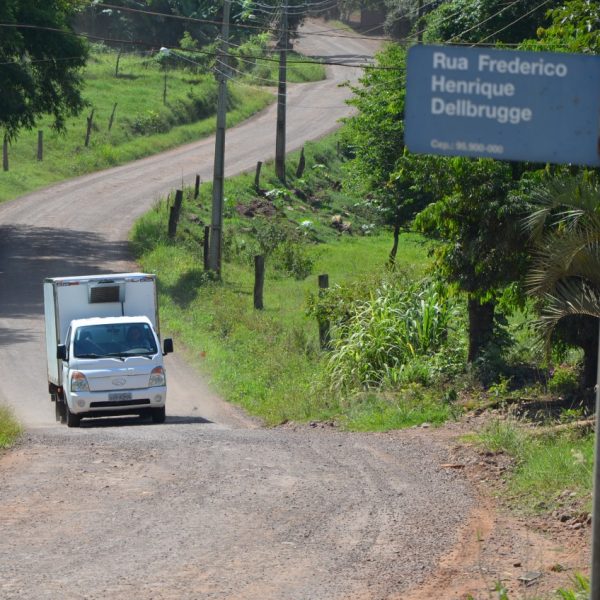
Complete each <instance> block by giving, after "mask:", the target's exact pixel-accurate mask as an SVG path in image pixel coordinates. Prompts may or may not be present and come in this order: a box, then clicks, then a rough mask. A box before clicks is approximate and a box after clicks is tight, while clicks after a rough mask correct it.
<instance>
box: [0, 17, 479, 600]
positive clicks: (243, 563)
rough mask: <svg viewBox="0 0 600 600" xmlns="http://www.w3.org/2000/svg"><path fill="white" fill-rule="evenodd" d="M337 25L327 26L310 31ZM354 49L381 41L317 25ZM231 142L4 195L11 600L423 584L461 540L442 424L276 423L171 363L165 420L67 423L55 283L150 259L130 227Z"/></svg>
mask: <svg viewBox="0 0 600 600" xmlns="http://www.w3.org/2000/svg"><path fill="white" fill-rule="evenodd" d="M319 28H320V29H321V30H323V29H327V26H325V25H315V24H313V25H310V26H309V29H310V30H311V31H314V30H315V29H319ZM301 44H302V45H303V46H305V47H306V48H307V49H309V50H310V52H312V53H313V54H316V55H322V56H327V55H329V56H335V58H336V60H347V59H350V60H354V59H355V56H357V55H358V56H361V57H364V56H368V55H370V54H372V52H373V49H374V48H375V46H376V42H372V41H368V40H360V39H348V38H338V37H333V36H329V35H326V36H306V38H304V39H303V40H302V41H301ZM357 76H358V72H357V71H356V70H355V69H349V68H344V67H332V68H330V69H329V78H328V79H327V81H324V82H319V83H315V84H309V85H302V86H300V85H298V86H293V87H291V89H290V101H289V109H288V124H289V129H288V141H289V143H288V149H289V150H291V149H294V148H297V147H299V146H301V145H302V143H303V142H304V141H305V140H307V139H310V138H316V137H319V136H321V135H323V134H325V133H327V132H328V131H329V130H331V129H333V128H334V127H335V126H336V121H337V119H338V118H339V117H340V116H343V115H344V114H347V113H348V108H347V107H346V106H345V105H344V103H343V100H344V98H345V97H347V95H348V93H349V92H348V90H347V89H345V88H340V87H339V86H338V84H339V83H340V82H341V81H342V80H345V79H346V78H353V79H355V78H356V77H357ZM274 131H275V112H274V108H271V109H269V110H267V111H265V112H264V113H263V114H261V115H259V116H257V117H255V118H253V119H251V120H250V121H249V122H247V123H244V124H243V125H240V126H239V127H237V128H235V129H233V130H231V131H229V132H228V134H227V158H226V171H227V174H229V175H231V174H234V173H237V172H240V171H242V170H246V169H251V168H253V167H254V165H255V164H256V161H257V160H265V159H268V158H269V157H270V156H272V154H273V148H274V135H275V134H274ZM212 153H213V141H212V140H211V139H209V140H204V141H200V142H198V143H196V144H190V145H188V146H185V147H183V148H178V149H176V150H173V151H171V152H167V153H164V154H161V155H160V156H155V157H152V158H148V159H145V160H141V161H138V162H136V163H132V164H129V165H126V166H123V167H119V168H116V169H111V170H109V171H104V172H101V173H96V174H92V175H88V176H85V177H81V178H78V179H74V180H71V181H68V182H65V183H61V184H59V185H56V186H53V187H51V188H49V189H46V190H42V191H39V192H36V193H33V194H30V195H28V196H25V197H23V198H20V199H17V200H15V201H13V202H9V203H5V204H3V205H0V381H1V382H2V385H1V386H0V401H5V402H7V403H9V404H10V405H11V406H12V407H13V408H14V409H15V411H16V413H17V415H18V416H19V418H20V419H21V420H22V421H23V423H24V424H25V425H26V427H27V433H26V435H25V438H24V440H23V442H22V443H21V444H20V445H19V446H18V447H17V448H16V449H15V450H13V451H11V452H9V453H6V454H4V455H3V456H0V480H1V482H2V483H1V485H0V539H2V543H1V544H0V598H2V599H13V598H14V599H17V598H18V599H23V598H26V599H27V598H31V599H35V600H38V599H43V598H50V599H53V598H67V599H68V598H77V599H79V598H82V599H83V598H86V599H92V598H98V599H104V598H123V599H129V598H136V599H142V600H145V599H150V598H152V599H155V600H156V599H163V598H165V599H166V598H173V599H178V600H179V599H187V598H189V599H196V598H203V599H204V598H215V599H216V598H218V599H225V598H239V599H243V600H254V599H256V600H267V599H272V600H285V599H290V600H292V599H297V600H309V599H314V600H334V599H335V600H349V599H352V598H356V599H358V598H361V599H363V598H364V599H366V598H370V599H373V600H375V599H382V598H393V597H396V596H398V597H406V596H405V594H404V592H403V590H406V589H407V588H409V587H411V586H413V585H415V584H418V583H421V582H423V581H424V580H425V579H426V578H427V575H428V573H430V572H431V571H432V569H434V567H435V564H436V560H437V559H438V558H439V557H440V555H441V554H442V553H444V551H445V550H446V549H447V548H448V547H450V546H451V545H452V543H453V542H454V541H455V539H456V535H455V532H456V529H457V527H458V526H459V524H460V523H461V522H462V520H463V518H464V516H465V515H466V514H467V513H468V512H469V510H470V507H471V505H472V502H473V500H472V496H471V493H470V490H469V488H468V486H467V485H466V484H465V482H464V481H462V479H460V477H458V476H457V475H456V474H454V473H448V472H447V470H444V469H441V468H440V463H443V462H445V450H444V448H441V447H438V446H435V445H433V444H431V443H430V442H429V440H428V439H427V436H426V434H425V435H416V434H414V433H413V434H388V435H350V434H343V433H337V432H331V431H327V430H321V429H315V430H313V429H310V428H300V429H298V430H291V429H288V428H280V429H277V430H266V429H262V428H260V427H257V426H256V424H255V423H254V422H253V421H252V420H250V419H248V418H247V417H245V416H244V415H243V414H242V413H241V412H239V411H237V410H235V409H234V408H232V407H230V406H228V405H227V404H225V403H224V402H222V401H221V400H220V399H219V398H218V397H216V396H215V394H213V393H212V392H211V391H210V390H209V389H208V387H207V385H206V384H205V382H204V381H203V380H202V379H201V378H200V377H199V376H198V375H197V374H196V373H195V372H194V371H193V370H192V369H191V368H189V367H188V366H187V365H186V364H185V362H184V361H183V360H182V359H181V357H180V355H178V354H177V353H175V355H173V356H169V357H167V361H166V362H167V369H168V375H169V400H168V407H167V415H168V417H167V422H166V423H165V424H164V425H150V424H140V423H139V421H138V420H135V419H120V420H117V423H116V425H115V423H114V421H111V420H101V421H99V422H97V423H95V424H88V425H87V426H84V427H82V428H81V429H79V430H73V429H67V428H66V427H64V426H58V425H57V424H56V423H55V422H54V415H53V408H52V405H51V403H50V402H49V399H48V394H47V390H46V383H45V382H46V372H45V356H44V344H43V317H42V315H43V310H42V289H41V282H42V280H43V279H44V277H46V276H59V275H71V274H85V273H98V272H107V271H109V272H110V271H127V270H130V269H134V268H135V265H133V264H132V263H131V257H130V254H129V251H128V247H127V241H126V240H127V234H128V231H129V229H130V227H131V224H132V223H133V221H134V219H135V218H136V217H138V216H139V215H141V214H142V213H143V212H144V211H146V210H148V208H149V207H150V206H151V205H152V203H153V202H154V201H155V199H156V198H158V197H159V196H161V195H163V194H164V193H166V192H168V191H169V190H171V189H173V188H175V187H178V186H179V185H180V184H181V180H182V178H183V180H184V181H186V182H188V183H191V182H192V181H193V177H194V176H195V174H196V173H200V174H201V176H202V178H203V179H208V178H209V177H210V174H211V172H212Z"/></svg>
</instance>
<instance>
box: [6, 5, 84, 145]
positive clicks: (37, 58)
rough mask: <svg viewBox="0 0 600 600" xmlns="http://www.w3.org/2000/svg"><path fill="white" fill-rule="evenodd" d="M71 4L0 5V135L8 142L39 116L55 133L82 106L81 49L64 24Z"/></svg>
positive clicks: (81, 43) (73, 7) (72, 7)
mask: <svg viewBox="0 0 600 600" xmlns="http://www.w3.org/2000/svg"><path fill="white" fill-rule="evenodd" d="M79 4H80V3H79V2H78V1H77V0H47V1H45V2H43V3H41V2H37V1H36V0H3V2H1V3H0V23H1V25H0V31H1V34H0V89H1V90H2V93H1V94H0V130H4V134H5V136H6V138H7V139H9V140H10V139H13V138H14V137H15V136H16V135H17V133H18V132H19V130H20V129H22V128H26V129H30V128H32V127H33V126H34V125H35V122H36V120H37V119H38V118H39V117H40V116H41V115H44V114H51V115H52V116H53V117H54V126H55V127H56V128H57V129H62V128H63V127H64V123H65V118H66V117H67V116H69V115H73V114H77V113H78V112H79V111H80V110H81V109H82V108H83V106H84V101H83V98H82V96H81V86H82V78H81V68H82V67H83V66H84V65H85V60H86V57H87V44H86V42H85V41H84V40H82V39H81V38H79V37H77V36H76V35H74V33H73V31H72V29H71V27H70V19H71V17H72V16H73V14H74V13H75V11H76V10H77V8H78V6H79Z"/></svg>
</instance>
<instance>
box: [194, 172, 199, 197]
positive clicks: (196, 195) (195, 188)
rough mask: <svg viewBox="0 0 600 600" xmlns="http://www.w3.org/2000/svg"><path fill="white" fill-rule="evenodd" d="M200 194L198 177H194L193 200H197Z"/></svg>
mask: <svg viewBox="0 0 600 600" xmlns="http://www.w3.org/2000/svg"><path fill="white" fill-rule="evenodd" d="M198 194H200V175H196V183H195V184H194V200H195V199H196V198H198Z"/></svg>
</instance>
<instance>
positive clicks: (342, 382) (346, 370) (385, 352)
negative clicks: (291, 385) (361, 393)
mask: <svg viewBox="0 0 600 600" xmlns="http://www.w3.org/2000/svg"><path fill="white" fill-rule="evenodd" d="M344 311H345V314H344V315H341V316H340V318H339V320H338V323H337V325H336V327H335V329H334V339H333V343H332V345H333V348H332V351H331V354H330V356H329V359H328V361H327V365H326V372H327V378H328V381H329V385H330V387H331V388H332V389H334V390H337V391H346V392H347V391H349V390H360V389H372V388H379V387H382V386H385V385H386V384H387V385H395V384H398V383H402V382H406V380H407V378H408V379H409V380H412V381H414V380H415V379H417V380H418V379H419V377H418V376H417V375H418V374H419V372H421V374H422V375H423V376H424V378H425V379H427V378H428V370H429V369H428V365H427V364H426V363H427V361H423V360H422V359H424V358H432V357H433V356H434V355H435V354H436V353H438V352H439V351H441V350H442V348H443V347H444V345H445V344H446V342H447V340H448V329H449V325H450V323H451V321H452V320H453V319H454V318H455V317H456V314H457V313H456V308H455V305H454V303H453V302H452V300H451V299H450V298H449V297H448V296H447V294H446V293H445V291H444V289H443V288H441V287H440V286H438V285H437V284H436V283H433V282H431V281H429V280H423V281H420V282H417V283H407V282H406V281H402V280H396V281H394V280H388V281H383V282H382V283H381V285H379V287H377V288H376V289H375V291H374V292H372V293H371V295H370V297H369V298H368V299H366V300H358V301H356V302H355V303H354V305H351V306H345V307H344ZM409 374H410V376H409ZM407 376H408V377H407ZM415 376H417V377H415ZM422 383H427V382H426V381H423V382H422Z"/></svg>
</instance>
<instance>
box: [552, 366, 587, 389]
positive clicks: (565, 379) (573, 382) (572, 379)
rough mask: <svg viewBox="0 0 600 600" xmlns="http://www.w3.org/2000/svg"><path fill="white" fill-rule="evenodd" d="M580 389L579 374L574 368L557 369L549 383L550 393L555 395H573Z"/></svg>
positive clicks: (561, 367)
mask: <svg viewBox="0 0 600 600" xmlns="http://www.w3.org/2000/svg"><path fill="white" fill-rule="evenodd" d="M578 388H579V374H578V373H577V371H576V370H575V369H573V368H569V367H563V366H560V367H556V368H555V369H554V372H553V373H552V376H551V377H550V380H549V381H548V391H549V392H552V393H554V394H561V395H566V396H568V395H572V394H574V393H575V392H576V391H577V389H578Z"/></svg>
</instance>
